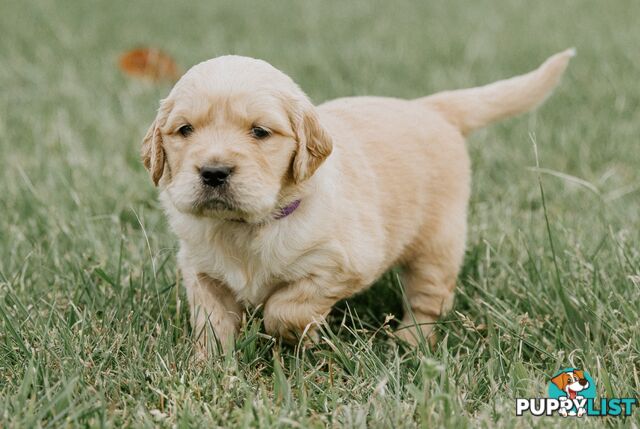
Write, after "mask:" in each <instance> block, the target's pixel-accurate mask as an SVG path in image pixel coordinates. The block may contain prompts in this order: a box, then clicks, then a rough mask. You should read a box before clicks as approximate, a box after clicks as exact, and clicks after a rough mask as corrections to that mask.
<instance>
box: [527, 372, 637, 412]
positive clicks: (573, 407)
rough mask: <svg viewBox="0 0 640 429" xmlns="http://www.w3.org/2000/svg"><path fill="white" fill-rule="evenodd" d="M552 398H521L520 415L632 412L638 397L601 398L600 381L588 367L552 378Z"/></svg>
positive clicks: (550, 392)
mask: <svg viewBox="0 0 640 429" xmlns="http://www.w3.org/2000/svg"><path fill="white" fill-rule="evenodd" d="M547 393H548V398H517V399H516V415H517V416H522V415H523V414H524V413H525V412H527V413H530V414H532V415H534V416H552V415H559V416H563V417H569V416H571V417H582V416H630V415H631V413H632V412H633V409H634V407H636V406H637V405H638V399H637V398H600V400H599V401H598V400H596V382H595V381H594V380H593V378H591V376H590V375H589V373H588V372H587V371H583V370H580V369H577V368H565V369H563V370H561V371H559V372H557V373H556V374H555V375H554V376H553V377H552V378H551V380H550V381H549V388H548V389H547Z"/></svg>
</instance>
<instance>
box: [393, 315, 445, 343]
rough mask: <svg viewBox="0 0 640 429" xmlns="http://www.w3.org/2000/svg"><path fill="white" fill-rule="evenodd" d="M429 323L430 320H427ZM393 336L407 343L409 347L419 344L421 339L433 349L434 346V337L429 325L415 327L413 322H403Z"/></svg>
mask: <svg viewBox="0 0 640 429" xmlns="http://www.w3.org/2000/svg"><path fill="white" fill-rule="evenodd" d="M429 322H432V320H431V319H429ZM395 335H396V337H397V338H399V339H400V340H402V341H404V342H407V343H409V345H411V346H413V347H415V346H417V345H418V344H420V342H421V341H422V340H423V339H424V340H425V341H426V342H427V343H428V344H429V345H430V346H431V347H435V345H436V335H435V332H434V331H433V325H431V324H418V325H416V324H415V323H414V322H413V321H409V320H403V321H402V322H401V323H400V327H399V328H398V330H397V331H396V333H395Z"/></svg>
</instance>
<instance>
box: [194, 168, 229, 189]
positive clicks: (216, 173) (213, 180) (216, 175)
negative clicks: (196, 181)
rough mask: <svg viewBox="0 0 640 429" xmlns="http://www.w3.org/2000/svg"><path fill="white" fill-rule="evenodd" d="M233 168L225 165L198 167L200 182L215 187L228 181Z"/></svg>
mask: <svg viewBox="0 0 640 429" xmlns="http://www.w3.org/2000/svg"><path fill="white" fill-rule="evenodd" d="M231 173H233V168H232V167H229V166H226V165H205V166H203V167H201V168H200V178H201V179H202V183H203V184H204V185H206V186H210V187H212V188H217V187H219V186H222V185H224V184H225V183H227V182H228V181H229V178H230V177H231Z"/></svg>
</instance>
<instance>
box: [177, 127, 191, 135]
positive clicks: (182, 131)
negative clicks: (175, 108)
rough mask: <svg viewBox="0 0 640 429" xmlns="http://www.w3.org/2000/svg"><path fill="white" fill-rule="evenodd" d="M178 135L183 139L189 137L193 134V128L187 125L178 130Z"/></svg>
mask: <svg viewBox="0 0 640 429" xmlns="http://www.w3.org/2000/svg"><path fill="white" fill-rule="evenodd" d="M178 133H179V134H180V135H181V136H182V137H189V136H190V135H191V134H192V133H193V126H191V125H189V124H186V125H183V126H181V127H180V128H178Z"/></svg>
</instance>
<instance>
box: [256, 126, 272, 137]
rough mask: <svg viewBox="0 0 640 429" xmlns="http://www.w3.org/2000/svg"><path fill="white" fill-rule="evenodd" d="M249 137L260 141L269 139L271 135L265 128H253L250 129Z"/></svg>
mask: <svg viewBox="0 0 640 429" xmlns="http://www.w3.org/2000/svg"><path fill="white" fill-rule="evenodd" d="M251 135H252V136H253V137H254V138H256V139H258V140H262V139H266V138H267V137H269V136H270V135H271V132H269V130H267V129H266V128H262V127H253V128H251Z"/></svg>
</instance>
